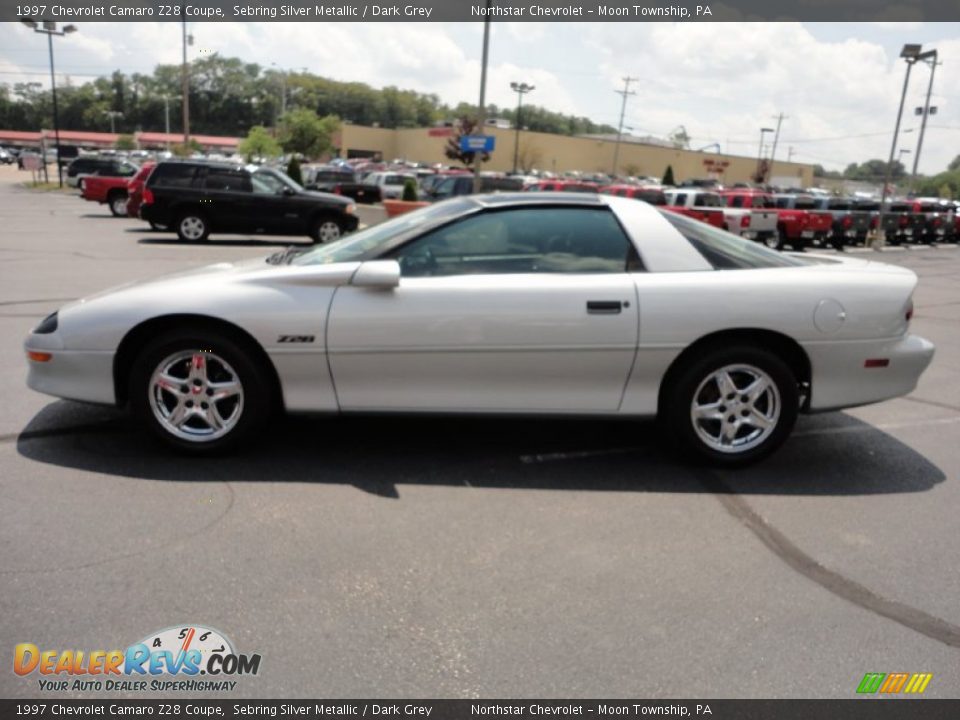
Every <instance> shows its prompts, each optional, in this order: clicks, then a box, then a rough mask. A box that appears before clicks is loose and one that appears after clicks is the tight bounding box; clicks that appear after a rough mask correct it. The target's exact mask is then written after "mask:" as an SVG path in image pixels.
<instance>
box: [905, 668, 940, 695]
mask: <svg viewBox="0 0 960 720" xmlns="http://www.w3.org/2000/svg"><path fill="white" fill-rule="evenodd" d="M932 679H933V673H914V674H913V675H912V676H911V678H910V682H908V683H907V687H906V688H905V689H904V692H908V693H916V694H919V693H922V692H923V691H924V690H926V689H927V685H929V684H930V681H931V680H932Z"/></svg>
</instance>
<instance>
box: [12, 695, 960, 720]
mask: <svg viewBox="0 0 960 720" xmlns="http://www.w3.org/2000/svg"><path fill="white" fill-rule="evenodd" d="M144 715H151V716H159V715H163V716H164V717H170V718H264V717H281V718H304V720H350V719H352V718H364V719H366V720H393V719H397V718H399V719H401V720H473V719H476V720H544V719H545V718H546V719H548V720H571V719H575V720H579V718H590V719H591V720H592V719H593V718H604V719H606V718H614V719H616V718H619V719H620V720H641V719H646V718H657V717H673V718H679V717H687V718H709V719H710V720H734V719H736V720H767V719H768V718H770V719H773V718H776V720H819V719H820V718H825V719H829V720H836V719H837V718H843V720H914V718H916V719H917V720H919V719H921V718H922V719H923V720H956V718H958V717H960V700H933V699H929V700H928V699H916V700H907V699H880V698H873V697H871V698H860V699H856V700H185V699H183V698H168V699H163V700H159V699H149V700H55V699H51V698H40V699H34V700H0V717H2V718H4V720H14V718H41V719H44V718H57V717H84V718H90V717H132V716H136V717H143V716H144Z"/></svg>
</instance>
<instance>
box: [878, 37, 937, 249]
mask: <svg viewBox="0 0 960 720" xmlns="http://www.w3.org/2000/svg"><path fill="white" fill-rule="evenodd" d="M922 49H923V45H917V44H908V45H904V46H903V49H902V50H901V51H900V57H902V58H903V59H904V60H905V61H906V63H907V73H906V76H905V77H904V78H903V91H902V92H901V93H900V109H899V110H897V123H896V125H894V126H893V142H892V143H890V159H889V160H887V169H886V172H884V175H883V190H881V191H880V211H879V212H878V213H877V234H876V237H875V239H874V244H873V249H874V250H879V249H880V248H882V247H883V246H884V243H886V240H887V238H886V234H885V232H884V229H883V215H884V205H886V203H887V193H888V192H889V190H890V172H891V170H893V154H894V153H895V152H896V150H897V137H898V136H899V135H900V120H901V119H902V117H903V103H904V101H905V100H906V99H907V86H908V85H909V84H910V71H911V70H912V69H913V66H914V64H916V63H917V62H919V61H921V60H927V59H928V58H931V57H936V54H937V51H936V50H928V51H927V52H921V50H922Z"/></svg>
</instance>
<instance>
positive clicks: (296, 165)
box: [287, 155, 303, 185]
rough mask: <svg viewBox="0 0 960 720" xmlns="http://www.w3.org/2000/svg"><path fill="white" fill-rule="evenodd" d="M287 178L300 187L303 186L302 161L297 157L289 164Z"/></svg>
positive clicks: (291, 159)
mask: <svg viewBox="0 0 960 720" xmlns="http://www.w3.org/2000/svg"><path fill="white" fill-rule="evenodd" d="M287 177H289V178H290V179H291V180H293V181H294V182H295V183H297V184H298V185H303V173H301V172H300V161H299V160H297V156H296V155H294V156H293V157H292V158H290V162H288V163H287Z"/></svg>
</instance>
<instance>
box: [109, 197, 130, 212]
mask: <svg viewBox="0 0 960 720" xmlns="http://www.w3.org/2000/svg"><path fill="white" fill-rule="evenodd" d="M109 204H110V212H112V213H113V216H114V217H126V216H127V196H126V195H125V194H124V193H119V192H115V193H113V194H111V195H110V199H109Z"/></svg>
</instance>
